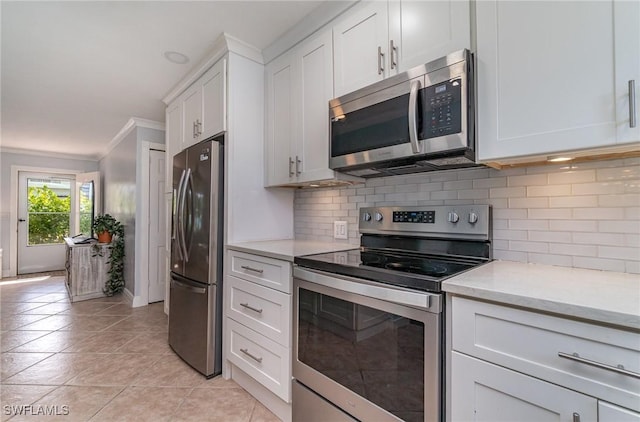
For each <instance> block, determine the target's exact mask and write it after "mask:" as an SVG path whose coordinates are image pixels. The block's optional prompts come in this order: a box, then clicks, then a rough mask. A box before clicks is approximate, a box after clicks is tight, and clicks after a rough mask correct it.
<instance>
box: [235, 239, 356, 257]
mask: <svg viewBox="0 0 640 422" xmlns="http://www.w3.org/2000/svg"><path fill="white" fill-rule="evenodd" d="M358 247H359V246H358V245H354V244H351V243H346V242H344V243H342V242H340V243H338V242H316V241H313V240H294V239H288V240H262V241H258V242H240V243H233V244H229V245H227V248H228V249H231V250H234V251H240V252H246V253H252V254H256V255H261V256H266V257H269V258H275V259H282V260H284V261H289V262H293V258H295V257H296V256H303V255H312V254H317V253H326V252H336V251H346V250H348V249H357V248H358Z"/></svg>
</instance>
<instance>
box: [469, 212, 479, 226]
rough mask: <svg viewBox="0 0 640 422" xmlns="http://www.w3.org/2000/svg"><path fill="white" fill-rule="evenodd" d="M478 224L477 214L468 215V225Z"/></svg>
mask: <svg viewBox="0 0 640 422" xmlns="http://www.w3.org/2000/svg"><path fill="white" fill-rule="evenodd" d="M477 222H478V214H476V213H475V212H471V213H469V223H471V224H476V223H477Z"/></svg>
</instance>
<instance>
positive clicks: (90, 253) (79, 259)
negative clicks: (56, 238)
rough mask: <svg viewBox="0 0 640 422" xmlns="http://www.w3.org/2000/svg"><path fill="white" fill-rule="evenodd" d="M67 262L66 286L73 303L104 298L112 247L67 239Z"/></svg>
mask: <svg viewBox="0 0 640 422" xmlns="http://www.w3.org/2000/svg"><path fill="white" fill-rule="evenodd" d="M64 240H65V243H66V250H67V255H66V256H67V260H66V263H65V268H66V285H67V292H68V293H69V298H70V299H71V302H77V301H80V300H87V299H95V298H98V297H103V296H105V294H104V293H103V292H102V290H103V289H104V285H105V282H106V281H107V278H108V274H107V271H108V270H109V264H108V263H107V261H108V260H109V256H110V255H111V245H110V244H103V243H95V242H94V243H80V244H77V243H74V241H73V239H72V238H69V237H65V239H64Z"/></svg>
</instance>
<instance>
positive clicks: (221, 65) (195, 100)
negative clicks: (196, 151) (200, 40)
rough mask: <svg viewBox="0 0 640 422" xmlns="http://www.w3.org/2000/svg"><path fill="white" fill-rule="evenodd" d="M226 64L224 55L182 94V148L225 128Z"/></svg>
mask: <svg viewBox="0 0 640 422" xmlns="http://www.w3.org/2000/svg"><path fill="white" fill-rule="evenodd" d="M225 67H226V61H225V60H224V59H223V60H220V61H218V62H217V63H216V64H215V65H213V67H211V69H209V70H208V71H207V72H206V73H205V74H204V75H202V77H201V78H200V79H198V81H196V82H195V83H194V84H193V85H192V86H191V87H190V88H189V89H188V90H187V91H185V93H184V94H183V95H182V96H181V98H182V100H181V101H182V115H183V135H182V136H183V138H182V142H183V144H182V148H181V150H182V149H184V148H187V147H189V146H191V145H194V144H197V143H198V142H200V141H203V140H205V139H207V138H209V137H211V136H213V135H215V134H217V133H219V132H222V131H223V130H225V126H226V111H225V110H226V107H225V100H226V98H225V95H226V90H225Z"/></svg>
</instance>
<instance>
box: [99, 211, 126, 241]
mask: <svg viewBox="0 0 640 422" xmlns="http://www.w3.org/2000/svg"><path fill="white" fill-rule="evenodd" d="M121 228H122V224H121V223H120V222H119V221H118V220H116V219H115V218H114V217H113V216H112V215H110V214H104V215H97V216H96V218H95V220H94V221H93V231H94V232H95V233H96V235H98V242H100V243H111V239H112V238H113V235H116V234H118V231H119V230H121Z"/></svg>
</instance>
